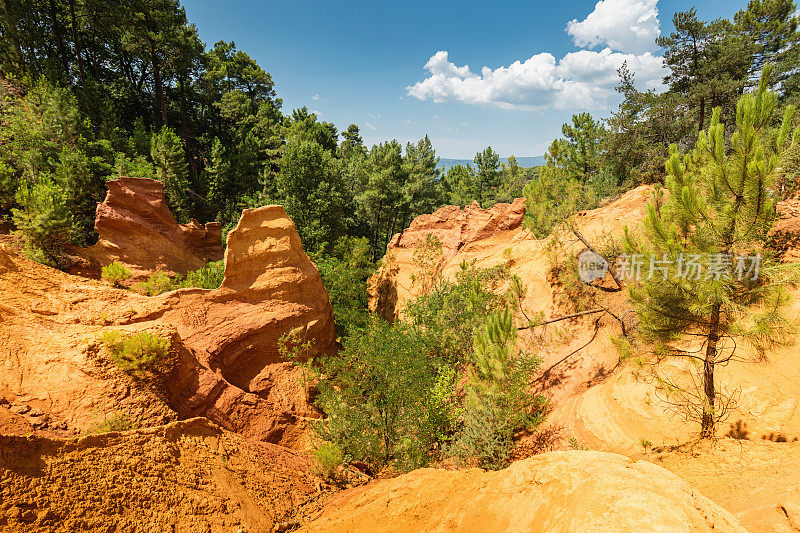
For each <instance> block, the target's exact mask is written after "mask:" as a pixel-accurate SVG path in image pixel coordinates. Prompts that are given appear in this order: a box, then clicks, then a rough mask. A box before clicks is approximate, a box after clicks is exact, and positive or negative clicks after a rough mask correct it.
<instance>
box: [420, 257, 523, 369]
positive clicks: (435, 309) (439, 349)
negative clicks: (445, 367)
mask: <svg viewBox="0 0 800 533" xmlns="http://www.w3.org/2000/svg"><path fill="white" fill-rule="evenodd" d="M509 279H510V276H509V274H508V268H507V267H506V266H505V265H498V266H496V267H492V268H483V269H480V268H476V267H475V265H474V263H472V264H468V263H462V264H461V269H460V270H459V272H458V273H456V276H455V281H443V280H439V281H438V282H437V283H436V284H435V285H433V288H432V289H431V290H430V291H429V292H428V293H426V294H423V295H422V296H419V297H418V298H416V299H415V300H414V301H412V302H410V303H409V304H408V306H407V308H406V310H405V314H406V316H407V317H408V319H409V321H410V322H411V324H412V325H413V327H414V330H415V331H416V332H417V334H418V335H419V336H420V337H422V339H423V340H424V342H425V345H426V349H427V350H428V351H429V352H430V353H432V354H433V355H435V356H436V357H438V358H440V359H442V360H444V361H447V362H449V363H458V362H467V361H468V360H469V358H470V356H471V354H472V341H473V335H472V332H473V330H474V329H475V328H476V327H477V326H479V325H480V324H482V323H483V321H484V320H486V317H487V316H488V315H489V314H490V313H491V312H492V311H496V310H499V309H502V308H504V307H505V306H506V305H507V304H508V302H507V300H506V299H505V298H503V297H502V296H500V295H498V294H496V293H495V292H494V291H495V290H496V289H497V288H498V287H499V286H500V285H501V284H502V283H505V282H507V281H508V280H509Z"/></svg>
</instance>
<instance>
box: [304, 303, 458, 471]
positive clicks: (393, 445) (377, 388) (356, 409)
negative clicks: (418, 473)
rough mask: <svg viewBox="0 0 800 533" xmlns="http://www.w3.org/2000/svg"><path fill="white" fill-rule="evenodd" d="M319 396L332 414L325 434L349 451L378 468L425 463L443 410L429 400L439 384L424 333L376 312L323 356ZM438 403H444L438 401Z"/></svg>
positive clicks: (328, 415) (322, 434)
mask: <svg viewBox="0 0 800 533" xmlns="http://www.w3.org/2000/svg"><path fill="white" fill-rule="evenodd" d="M319 372H320V375H321V376H324V379H321V380H320V381H319V383H318V385H317V388H318V390H319V396H318V400H317V403H318V405H319V406H320V407H321V408H322V409H323V410H324V412H325V413H326V415H327V418H326V422H325V424H324V425H322V426H320V436H321V437H322V438H323V439H325V440H326V441H329V442H331V443H333V444H335V445H336V446H337V447H338V448H340V449H341V450H342V452H343V453H344V455H345V456H347V457H350V458H352V459H358V460H362V461H365V462H367V463H368V464H371V465H374V466H375V467H377V468H380V467H382V466H384V465H387V464H389V463H390V462H392V461H396V462H397V465H398V466H399V467H400V468H401V469H412V468H415V467H418V466H421V465H424V464H427V463H428V461H430V459H431V453H432V446H433V444H434V442H435V441H436V437H437V435H439V434H441V433H442V432H443V431H444V430H443V428H442V427H440V426H439V424H440V423H441V417H440V416H438V413H434V412H432V411H431V407H429V405H428V404H427V403H426V402H425V401H424V399H425V398H427V397H428V396H429V395H430V394H429V391H430V390H431V389H433V388H434V387H436V385H437V381H438V380H437V373H436V367H435V366H434V365H433V361H432V360H431V358H430V357H428V356H427V354H426V352H425V349H424V345H423V343H422V342H421V340H420V339H419V338H418V337H417V336H415V335H414V334H413V331H412V330H411V329H410V328H409V327H408V326H405V325H403V324H401V323H395V324H393V325H390V324H388V323H386V322H383V321H381V320H380V319H377V318H373V319H371V320H370V321H369V322H368V324H367V326H366V327H365V328H364V329H361V330H358V331H356V332H354V333H352V334H351V335H350V337H348V339H347V340H346V342H345V345H344V349H343V350H342V351H341V352H340V353H339V355H338V356H337V357H326V358H323V359H322V360H321V361H320V366H319ZM433 408H434V409H433V410H434V411H435V410H436V409H438V408H439V406H433Z"/></svg>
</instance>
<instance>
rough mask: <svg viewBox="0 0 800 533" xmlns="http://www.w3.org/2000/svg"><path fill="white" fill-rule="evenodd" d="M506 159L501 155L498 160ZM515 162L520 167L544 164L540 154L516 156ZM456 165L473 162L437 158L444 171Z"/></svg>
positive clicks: (469, 160) (506, 159)
mask: <svg viewBox="0 0 800 533" xmlns="http://www.w3.org/2000/svg"><path fill="white" fill-rule="evenodd" d="M507 161H508V158H507V157H501V158H500V162H501V163H506V162H507ZM517 164H519V166H521V167H536V166H539V165H544V158H543V157H541V156H535V157H517ZM456 165H473V166H475V164H474V163H473V162H472V159H450V158H447V157H440V158H439V166H438V168H441V169H442V170H443V171H444V172H447V169H449V168H450V167H454V166H456Z"/></svg>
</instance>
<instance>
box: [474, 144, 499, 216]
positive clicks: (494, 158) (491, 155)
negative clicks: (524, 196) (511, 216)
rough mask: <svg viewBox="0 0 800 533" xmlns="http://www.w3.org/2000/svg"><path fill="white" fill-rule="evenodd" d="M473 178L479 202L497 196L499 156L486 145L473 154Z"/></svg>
mask: <svg viewBox="0 0 800 533" xmlns="http://www.w3.org/2000/svg"><path fill="white" fill-rule="evenodd" d="M473 161H474V162H475V178H476V180H475V181H476V186H477V189H478V190H477V193H478V196H477V198H473V199H474V200H478V203H480V204H482V205H483V204H486V203H487V202H490V201H492V200H494V198H495V196H497V188H498V187H499V186H500V176H501V173H500V156H499V155H498V154H497V152H495V151H494V150H492V147H491V146H487V147H486V148H485V149H484V150H483V151H482V152H478V153H477V154H475V158H474V159H473Z"/></svg>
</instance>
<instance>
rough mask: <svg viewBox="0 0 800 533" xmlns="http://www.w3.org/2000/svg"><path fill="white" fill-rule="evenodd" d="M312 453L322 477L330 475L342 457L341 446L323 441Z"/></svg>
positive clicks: (340, 462)
mask: <svg viewBox="0 0 800 533" xmlns="http://www.w3.org/2000/svg"><path fill="white" fill-rule="evenodd" d="M312 455H313V456H314V459H315V460H316V461H317V465H318V467H319V470H320V473H321V474H322V475H323V476H324V477H330V476H331V475H332V474H333V472H334V470H335V469H336V467H337V466H339V465H340V464H342V460H343V459H344V454H342V450H341V448H339V447H338V446H337V445H335V444H334V443H332V442H323V443H322V444H320V445H319V446H318V447H317V448H316V449H314V451H313V452H312Z"/></svg>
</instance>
